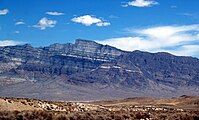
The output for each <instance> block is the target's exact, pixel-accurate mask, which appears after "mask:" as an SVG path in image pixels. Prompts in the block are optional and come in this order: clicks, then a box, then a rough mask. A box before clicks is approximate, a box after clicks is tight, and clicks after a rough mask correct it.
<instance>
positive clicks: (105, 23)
mask: <svg viewBox="0 0 199 120" xmlns="http://www.w3.org/2000/svg"><path fill="white" fill-rule="evenodd" d="M96 25H97V26H99V27H101V26H109V25H111V23H109V22H99V23H97V24H96Z"/></svg>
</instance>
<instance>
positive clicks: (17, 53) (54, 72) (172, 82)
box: [0, 39, 199, 101]
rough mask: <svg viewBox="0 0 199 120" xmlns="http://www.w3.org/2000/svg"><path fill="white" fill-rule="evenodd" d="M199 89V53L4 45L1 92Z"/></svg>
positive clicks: (121, 93) (43, 94) (63, 96)
mask: <svg viewBox="0 0 199 120" xmlns="http://www.w3.org/2000/svg"><path fill="white" fill-rule="evenodd" d="M184 94H186V95H196V96H198V95H199V59H197V58H192V57H180V56H174V55H171V54H169V53H162V52H161V53H148V52H142V51H132V52H126V51H122V50H119V49H117V48H114V47H111V46H108V45H101V44H98V43H96V42H94V41H87V40H81V39H78V40H76V42H75V43H74V44H71V43H68V44H53V45H50V46H47V47H40V48H34V47H32V46H31V45H29V44H26V45H17V46H7V47H0V96H5V97H27V98H39V99H46V100H77V101H78V100H110V99H118V98H129V97H135V96H146V97H147V96H148V97H149V96H154V97H174V96H181V95H184Z"/></svg>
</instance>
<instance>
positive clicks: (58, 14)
mask: <svg viewBox="0 0 199 120" xmlns="http://www.w3.org/2000/svg"><path fill="white" fill-rule="evenodd" d="M46 14H47V15H53V16H60V15H64V14H65V13H62V12H56V11H50V12H46Z"/></svg>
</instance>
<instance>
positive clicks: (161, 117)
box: [0, 110, 199, 120]
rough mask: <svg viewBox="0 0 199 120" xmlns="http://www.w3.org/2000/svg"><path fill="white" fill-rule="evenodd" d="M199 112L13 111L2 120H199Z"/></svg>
mask: <svg viewBox="0 0 199 120" xmlns="http://www.w3.org/2000/svg"><path fill="white" fill-rule="evenodd" d="M198 114H199V112H191V111H186V112H178V111H172V112H171V111H167V112H152V113H149V112H130V111H126V112H124V111H123V112H120V111H118V112H111V111H100V112H99V111H89V112H76V113H70V114H68V113H66V112H52V111H41V110H40V111H22V112H19V111H13V112H8V111H7V112H6V111H2V112H0V120H149V119H153V120H198V119H199V115H198Z"/></svg>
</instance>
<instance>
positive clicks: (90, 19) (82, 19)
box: [71, 15, 111, 27]
mask: <svg viewBox="0 0 199 120" xmlns="http://www.w3.org/2000/svg"><path fill="white" fill-rule="evenodd" d="M71 21H73V22H75V23H80V24H83V25H85V26H91V25H93V24H94V25H96V26H99V27H102V26H109V25H111V24H110V23H109V22H106V21H104V20H102V19H99V18H96V17H94V16H91V15H84V16H79V17H74V18H73V19H71Z"/></svg>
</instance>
